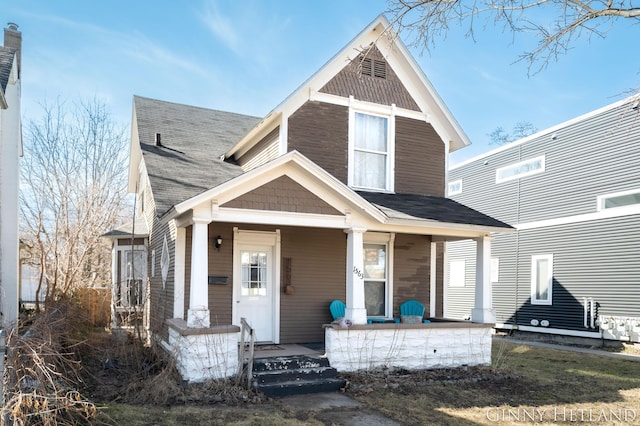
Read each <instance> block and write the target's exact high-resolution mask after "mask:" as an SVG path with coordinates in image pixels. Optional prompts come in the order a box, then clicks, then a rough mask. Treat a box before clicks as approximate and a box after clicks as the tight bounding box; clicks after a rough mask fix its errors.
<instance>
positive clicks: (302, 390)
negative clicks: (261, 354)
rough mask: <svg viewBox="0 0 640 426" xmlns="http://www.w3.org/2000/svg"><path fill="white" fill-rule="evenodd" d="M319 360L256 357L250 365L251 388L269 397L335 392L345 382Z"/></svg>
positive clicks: (318, 358)
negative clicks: (251, 369) (251, 374)
mask: <svg viewBox="0 0 640 426" xmlns="http://www.w3.org/2000/svg"><path fill="white" fill-rule="evenodd" d="M337 375H338V372H337V371H336V369H335V368H333V367H331V366H330V365H329V360H327V359H326V358H321V357H312V356H306V355H295V356H285V357H273V358H259V359H256V360H254V364H253V380H252V384H253V388H254V389H255V390H257V391H260V392H262V393H264V394H265V395H267V396H270V397H281V396H289V395H301V394H306V393H318V392H335V391H337V390H338V389H340V388H342V387H344V385H345V380H343V379H339V378H337Z"/></svg>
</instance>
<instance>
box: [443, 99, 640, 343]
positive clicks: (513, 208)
mask: <svg viewBox="0 0 640 426" xmlns="http://www.w3.org/2000/svg"><path fill="white" fill-rule="evenodd" d="M639 105H640V104H639V99H638V96H633V97H630V98H627V99H622V100H620V101H618V102H615V103H612V104H611V105H607V106H605V107H603V108H600V109H598V110H596V111H592V112H590V113H588V114H585V115H582V116H580V117H576V118H574V119H572V120H569V121H567V122H565V123H561V124H558V125H557V126H553V127H551V128H549V129H545V130H542V131H540V132H538V133H536V134H534V135H531V136H528V137H526V138H524V139H521V140H518V141H515V142H513V143H511V144H508V145H504V146H501V147H499V148H496V149H494V150H492V151H490V152H487V153H486V154H483V155H480V156H478V157H475V158H472V159H469V160H467V161H465V162H462V163H460V164H457V165H456V166H454V167H452V168H451V170H450V172H449V179H450V182H449V196H450V197H451V198H452V199H454V200H456V201H459V202H461V203H464V204H465V205H468V206H471V207H473V208H477V209H480V210H482V211H483V212H487V213H488V214H490V215H492V216H493V217H496V218H499V219H501V220H504V221H507V222H508V223H510V224H511V225H513V226H514V227H515V228H516V232H515V233H513V234H510V235H502V234H498V235H496V236H495V239H494V241H493V245H492V247H493V254H492V267H493V274H492V279H491V280H492V288H493V302H494V308H495V310H496V327H498V328H500V329H504V330H520V331H525V332H533V333H540V334H541V335H546V336H548V337H554V336H572V337H579V338H593V339H603V338H604V339H611V340H621V341H633V342H639V341H640V256H639V254H640V250H639V249H640V246H639V245H638V239H639V237H640V167H638V162H639V161H640V143H639V141H640V107H639ZM487 194H491V196H490V197H487ZM474 250H475V248H474V247H473V245H472V244H468V243H467V242H465V241H457V242H450V243H447V259H448V260H447V262H446V265H447V270H448V273H447V274H446V275H447V277H448V279H447V285H446V287H445V288H446V293H447V297H446V304H445V306H446V307H445V313H446V314H447V315H448V316H449V317H451V318H465V317H468V316H469V315H471V310H472V309H473V303H474V301H473V299H474V278H473V277H474V272H475V258H474V257H475V256H474Z"/></svg>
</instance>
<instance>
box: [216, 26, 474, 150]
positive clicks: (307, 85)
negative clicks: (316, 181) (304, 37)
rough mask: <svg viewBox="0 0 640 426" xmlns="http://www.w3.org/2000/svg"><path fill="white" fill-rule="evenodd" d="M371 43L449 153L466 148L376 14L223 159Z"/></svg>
mask: <svg viewBox="0 0 640 426" xmlns="http://www.w3.org/2000/svg"><path fill="white" fill-rule="evenodd" d="M372 43H373V44H375V46H376V47H377V48H378V50H380V52H381V53H382V54H383V55H384V56H385V58H386V59H387V61H388V62H389V64H390V65H391V66H392V68H393V69H394V70H395V72H396V74H397V75H398V77H399V78H400V80H401V81H402V83H403V84H404V85H405V86H407V87H409V88H410V92H411V93H412V94H413V96H414V100H415V101H416V103H417V105H418V107H419V108H420V111H421V113H422V114H423V116H424V117H425V118H426V120H427V121H428V122H429V123H431V124H432V126H433V127H434V129H435V130H436V132H437V133H438V135H439V136H440V137H441V138H442V140H443V141H445V142H447V143H448V147H449V151H455V150H457V149H460V148H463V147H465V146H468V145H470V144H471V142H470V141H469V138H468V137H467V135H466V134H465V132H464V131H463V130H462V128H461V127H460V125H459V123H458V122H457V120H456V119H455V117H454V116H453V114H451V112H450V111H449V109H448V108H447V106H446V105H445V104H444V102H443V100H442V99H441V98H440V95H438V93H437V92H436V90H435V88H434V87H433V85H432V84H431V82H430V81H429V79H428V78H427V76H426V75H425V74H424V72H423V71H422V69H421V68H420V66H419V65H418V64H417V62H416V61H415V59H414V58H413V56H412V55H411V53H410V52H409V50H408V49H407V47H406V46H405V45H404V43H403V42H402V40H400V37H399V36H397V34H395V32H394V31H393V29H392V27H391V24H390V23H389V21H388V20H387V18H386V17H385V16H384V15H379V16H378V17H377V18H376V19H374V20H373V21H372V22H371V23H370V24H369V25H368V26H367V27H366V28H365V29H364V30H363V31H362V32H360V34H358V35H357V36H356V37H355V38H354V39H353V40H351V41H350V42H349V43H348V44H347V45H346V46H345V47H344V48H343V49H342V50H340V51H339V52H338V53H337V54H336V55H334V56H333V58H331V59H330V60H329V61H328V62H327V63H326V64H325V65H323V66H322V67H321V68H320V69H319V70H318V71H317V72H316V73H315V74H313V75H312V76H311V77H310V78H308V79H307V80H306V81H305V82H304V83H302V84H301V85H300V86H299V87H298V88H297V89H296V90H295V91H294V92H293V93H292V94H291V95H289V96H288V97H287V98H286V99H285V100H284V101H283V102H282V103H280V104H279V105H278V106H277V107H275V108H274V109H273V110H272V111H271V112H270V113H269V114H267V115H266V116H265V118H264V119H263V120H261V121H260V123H258V124H257V125H256V126H255V127H254V128H253V129H251V131H250V132H249V133H247V135H246V136H245V137H244V138H242V139H241V140H240V141H238V143H237V144H235V145H233V146H232V147H230V149H229V150H228V151H227V152H226V153H225V157H227V158H230V157H232V156H233V155H234V154H236V153H238V152H241V151H246V150H247V149H248V148H249V147H251V146H252V145H253V144H255V143H257V142H258V140H259V139H260V137H261V136H263V135H264V134H266V133H267V132H269V131H270V130H272V129H273V128H275V127H277V126H278V125H279V124H280V122H281V121H282V120H283V119H286V118H287V117H288V116H289V115H291V114H292V113H293V112H294V111H296V110H297V109H298V108H299V107H300V106H302V105H303V104H304V103H305V102H307V101H308V100H310V99H313V97H314V94H315V93H316V92H318V91H320V89H321V88H322V87H324V86H325V85H326V84H327V83H328V82H329V81H330V80H331V79H332V78H333V77H335V76H336V75H337V74H338V73H339V72H340V71H341V70H342V69H343V68H344V67H345V66H347V65H348V64H349V63H350V62H351V61H353V60H354V59H356V58H357V57H359V56H360V55H361V53H362V51H363V50H366V48H367V46H369V45H371V44H372Z"/></svg>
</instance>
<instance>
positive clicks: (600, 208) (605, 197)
mask: <svg viewBox="0 0 640 426" xmlns="http://www.w3.org/2000/svg"><path fill="white" fill-rule="evenodd" d="M631 194H640V189H631V190H629V191H621V192H614V193H611V194H604V195H598V207H597V208H598V211H599V212H600V211H603V210H618V209H634V208H637V207H638V206H639V205H640V203H636V204H629V205H628V206H620V207H609V208H605V206H604V203H605V201H607V200H608V199H609V198H615V197H623V196H625V195H631Z"/></svg>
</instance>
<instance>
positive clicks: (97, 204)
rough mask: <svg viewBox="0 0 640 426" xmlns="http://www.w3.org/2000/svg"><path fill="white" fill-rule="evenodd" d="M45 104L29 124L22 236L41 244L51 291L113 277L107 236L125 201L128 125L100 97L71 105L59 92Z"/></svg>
mask: <svg viewBox="0 0 640 426" xmlns="http://www.w3.org/2000/svg"><path fill="white" fill-rule="evenodd" d="M42 111H43V114H42V116H41V118H40V119H39V120H37V121H35V120H31V121H29V122H28V124H27V126H26V134H25V144H24V145H25V146H24V148H25V156H24V161H23V166H22V170H21V172H22V173H21V199H20V212H21V220H22V221H23V223H24V226H23V227H22V229H23V230H24V232H25V235H23V236H22V238H23V239H24V240H25V241H30V242H33V244H32V245H33V247H35V248H36V249H37V250H39V251H40V253H38V254H37V255H36V256H35V258H39V259H40V265H39V266H40V268H41V286H40V287H42V283H43V282H46V285H47V290H46V298H47V299H50V298H52V297H53V298H56V297H58V296H59V295H61V294H66V293H68V292H69V291H71V290H73V289H74V288H77V287H80V286H86V285H88V284H89V283H95V282H100V283H102V284H103V285H108V284H109V283H110V277H109V271H110V268H109V266H108V263H109V262H108V259H109V248H108V247H105V246H104V244H105V243H104V242H103V241H102V239H101V238H100V236H101V235H102V234H104V233H105V232H106V231H108V230H109V228H110V227H113V226H114V225H115V222H116V220H117V219H118V217H119V216H118V215H119V214H120V212H121V210H122V208H123V203H124V197H125V196H126V187H125V185H126V182H125V177H126V167H127V163H126V153H127V152H126V134H125V131H124V128H119V127H116V126H115V124H114V123H113V121H112V120H111V116H110V113H109V111H108V109H107V107H106V106H105V105H104V104H102V103H101V102H99V101H98V100H96V99H93V100H91V101H88V102H85V101H80V102H78V103H76V104H74V105H73V106H72V107H71V108H69V109H68V108H67V106H66V105H65V103H64V102H61V101H60V100H58V101H56V102H55V103H54V104H51V105H48V104H43V105H42ZM99 262H102V263H103V265H102V267H99V265H98V264H97V263H99ZM96 277H98V278H96ZM96 280H97V281H96ZM41 290H42V288H39V291H41Z"/></svg>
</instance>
